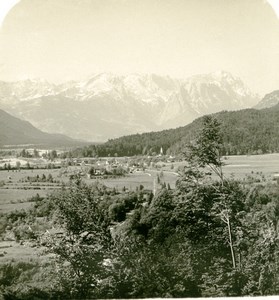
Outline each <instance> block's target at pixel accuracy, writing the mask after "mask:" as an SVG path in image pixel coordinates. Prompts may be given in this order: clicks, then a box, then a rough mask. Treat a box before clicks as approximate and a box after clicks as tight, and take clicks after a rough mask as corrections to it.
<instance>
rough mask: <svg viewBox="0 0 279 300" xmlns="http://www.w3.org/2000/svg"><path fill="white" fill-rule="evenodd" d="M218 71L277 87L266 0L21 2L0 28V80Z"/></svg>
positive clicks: (254, 85) (276, 34)
mask: <svg viewBox="0 0 279 300" xmlns="http://www.w3.org/2000/svg"><path fill="white" fill-rule="evenodd" d="M0 1H3V0H0ZM4 1H5V0H4ZM12 1H14V2H16V0H12ZM270 1H271V2H272V1H273V2H274V3H276V2H275V0H270ZM276 1H279V0H276ZM216 70H226V71H229V72H231V73H232V74H233V75H236V76H239V77H241V78H242V79H243V81H244V82H246V83H247V84H248V85H249V86H250V88H251V89H252V90H253V91H255V92H258V93H260V94H264V93H268V92H271V91H272V90H275V89H279V71H278V70H279V20H278V18H277V16H276V14H275V12H274V11H273V10H272V8H271V6H270V5H269V4H268V3H267V2H266V1H265V0H21V1H19V2H18V4H16V5H15V6H14V8H13V9H12V10H11V11H10V13H9V14H8V15H7V17H6V18H5V20H4V22H3V24H2V26H1V28H0V79H1V80H19V79H26V78H29V77H32V78H34V77H42V78H46V79H47V80H49V81H51V82H63V81H66V80H70V79H83V78H85V77H86V76H88V75H90V74H94V73H98V72H113V73H120V74H126V73H133V72H140V73H146V72H148V73H158V74H162V75H170V76H173V77H188V76H191V75H193V74H200V73H208V72H213V71H216Z"/></svg>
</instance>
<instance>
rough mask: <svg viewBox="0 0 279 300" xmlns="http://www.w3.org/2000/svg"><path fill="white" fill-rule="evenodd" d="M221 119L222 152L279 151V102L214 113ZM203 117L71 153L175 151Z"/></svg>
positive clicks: (199, 124) (121, 154) (200, 122)
mask: <svg viewBox="0 0 279 300" xmlns="http://www.w3.org/2000/svg"><path fill="white" fill-rule="evenodd" d="M213 116H214V117H215V118H216V119H217V120H219V121H220V122H221V124H222V125H221V135H222V136H223V140H224V144H223V148H222V153H223V154H224V155H236V154H261V153H272V152H279V105H277V106H274V107H272V108H268V109H262V110H256V109H245V110H239V111H233V112H228V111H224V112H220V113H217V114H214V115H213ZM202 120H203V117H201V118H199V119H196V120H195V121H194V122H192V123H191V124H189V125H187V126H185V127H179V128H176V129H169V130H163V131H159V132H151V133H144V134H135V135H129V136H124V137H121V138H118V139H113V140H109V141H108V142H106V143H104V144H102V145H92V146H87V147H85V148H82V149H77V150H76V151H74V152H72V153H71V154H72V155H73V156H78V155H79V156H95V155H98V156H117V155H118V156H133V155H142V154H143V155H145V154H148V155H152V154H159V152H160V149H161V147H162V148H163V151H164V153H168V154H178V153H180V152H181V150H182V149H183V147H184V146H185V144H187V143H189V142H190V141H191V140H194V139H195V137H196V136H197V134H198V133H199V131H200V129H201V127H202Z"/></svg>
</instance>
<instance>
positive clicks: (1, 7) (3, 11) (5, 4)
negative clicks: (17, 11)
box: [0, 0, 20, 27]
mask: <svg viewBox="0 0 279 300" xmlns="http://www.w3.org/2000/svg"><path fill="white" fill-rule="evenodd" d="M19 1H20V0H5V1H1V2H0V27H1V26H2V24H3V22H4V19H5V17H6V16H7V14H8V13H9V11H10V10H11V9H12V8H13V7H14V6H15V5H16V4H17V3H18V2H19Z"/></svg>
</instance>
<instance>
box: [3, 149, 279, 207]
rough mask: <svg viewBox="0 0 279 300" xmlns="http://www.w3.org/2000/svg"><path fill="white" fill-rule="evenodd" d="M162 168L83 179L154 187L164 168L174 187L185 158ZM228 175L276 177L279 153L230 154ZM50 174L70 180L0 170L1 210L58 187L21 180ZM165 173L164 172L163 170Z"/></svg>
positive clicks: (56, 171) (36, 171)
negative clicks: (121, 175)
mask: <svg viewBox="0 0 279 300" xmlns="http://www.w3.org/2000/svg"><path fill="white" fill-rule="evenodd" d="M158 165H159V168H157V169H155V168H150V169H146V170H145V171H135V172H133V173H132V174H128V175H126V176H124V177H118V178H108V179H84V181H85V182H87V183H93V182H95V181H96V180H98V181H100V182H102V183H104V184H105V185H107V186H108V187H111V188H113V187H115V188H117V189H119V190H120V189H122V188H123V187H124V186H125V187H126V188H128V189H130V190H135V189H136V188H137V187H138V186H139V185H143V186H144V188H146V189H151V190H153V188H154V184H156V183H157V177H158V176H159V175H160V173H161V171H163V177H162V178H161V182H166V184H169V185H170V187H171V188H174V187H175V182H176V180H177V175H178V174H177V169H178V168H179V167H181V166H183V165H185V162H183V161H182V162H174V163H165V162H161V163H159V164H158ZM68 170H69V171H70V172H77V171H81V170H82V168H81V167H80V166H76V167H69V168H68ZM223 170H224V174H225V176H226V177H230V176H231V174H233V176H234V177H235V178H244V177H245V176H246V175H251V174H252V173H253V174H254V175H257V176H264V177H265V178H266V179H272V178H274V175H276V174H279V154H265V155H251V156H246V155H243V156H230V157H227V158H226V160H225V166H224V168H223ZM42 174H45V176H48V175H49V174H51V175H52V177H53V179H55V180H60V181H64V182H67V181H68V180H69V177H68V174H64V173H63V172H62V170H61V169H33V170H26V169H22V170H20V171H17V170H13V171H12V170H10V171H7V170H5V171H0V182H1V181H3V182H4V183H5V185H4V186H2V187H0V211H2V212H4V211H10V210H13V209H21V208H27V207H29V206H30V205H31V203H30V202H26V200H27V199H28V198H30V197H32V196H35V195H36V194H37V193H38V194H39V195H41V196H44V195H46V194H48V193H51V192H52V191H53V189H56V188H59V186H58V185H57V184H52V183H48V182H39V183H37V182H33V183H26V182H22V180H24V178H27V176H30V177H34V176H37V175H39V176H42ZM161 175H162V174H161Z"/></svg>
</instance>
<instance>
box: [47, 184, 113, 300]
mask: <svg viewBox="0 0 279 300" xmlns="http://www.w3.org/2000/svg"><path fill="white" fill-rule="evenodd" d="M102 194H103V192H102V187H99V186H96V187H92V186H87V185H86V184H84V183H82V182H81V181H80V180H77V181H76V182H72V183H71V185H70V186H69V187H68V188H67V189H62V191H61V192H59V193H57V194H54V195H52V196H51V197H50V199H49V200H50V201H51V202H52V203H53V204H54V206H55V208H56V210H57V214H58V220H59V223H60V226H61V227H62V229H63V231H64V234H63V235H62V236H60V237H55V236H54V237H53V236H50V237H49V239H48V241H47V247H48V249H49V251H50V252H52V253H55V254H56V255H57V258H58V261H57V262H58V267H59V270H60V272H61V284H62V285H63V289H64V290H68V293H69V295H70V296H71V297H72V298H82V299H84V298H96V297H97V298H99V297H98V290H99V289H100V286H101V285H102V284H103V281H104V280H105V279H106V277H107V276H109V273H110V269H111V261H112V260H113V254H112V252H111V247H112V245H113V244H112V237H111V234H110V219H109V216H108V213H107V211H106V209H105V208H104V207H103V206H102V200H101V195H102Z"/></svg>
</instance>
